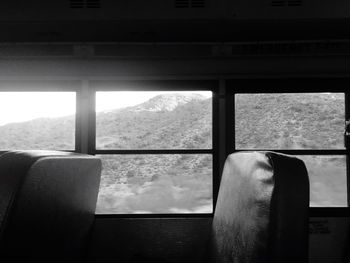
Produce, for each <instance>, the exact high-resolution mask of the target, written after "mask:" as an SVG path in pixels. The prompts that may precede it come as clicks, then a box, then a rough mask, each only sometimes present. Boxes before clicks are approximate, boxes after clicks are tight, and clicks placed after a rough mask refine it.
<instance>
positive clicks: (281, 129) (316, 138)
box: [235, 93, 345, 149]
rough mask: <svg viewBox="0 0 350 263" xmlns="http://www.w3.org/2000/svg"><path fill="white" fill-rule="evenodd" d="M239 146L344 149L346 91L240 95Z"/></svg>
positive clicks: (238, 118)
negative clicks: (344, 92)
mask: <svg viewBox="0 0 350 263" xmlns="http://www.w3.org/2000/svg"><path fill="white" fill-rule="evenodd" d="M235 105H236V109H235V114H236V118H235V126H236V127H235V135H236V136H235V137H236V138H235V141H236V149H344V144H343V132H344V120H345V100H344V94H343V93H291V94H287V93H284V94H282V93H277V94H237V95H236V96H235Z"/></svg>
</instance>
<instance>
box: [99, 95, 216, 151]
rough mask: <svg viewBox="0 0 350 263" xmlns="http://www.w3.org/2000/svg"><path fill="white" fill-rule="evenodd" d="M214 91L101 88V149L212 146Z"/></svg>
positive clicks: (205, 147)
mask: <svg viewBox="0 0 350 263" xmlns="http://www.w3.org/2000/svg"><path fill="white" fill-rule="evenodd" d="M211 147H212V100H211V92H209V91H206V92H197V91H194V92H176V93H174V92H137V91H135V92H119V91H112V92H97V93H96V148H97V149H210V148H211Z"/></svg>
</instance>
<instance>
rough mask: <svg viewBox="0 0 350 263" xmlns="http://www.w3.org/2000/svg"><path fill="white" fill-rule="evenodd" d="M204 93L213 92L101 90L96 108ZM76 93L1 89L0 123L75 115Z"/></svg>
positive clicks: (127, 105)
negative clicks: (153, 98) (165, 95)
mask: <svg viewBox="0 0 350 263" xmlns="http://www.w3.org/2000/svg"><path fill="white" fill-rule="evenodd" d="M170 93H181V94H189V93H196V94H201V95H203V96H205V97H207V98H209V97H211V96H212V93H211V92H210V91H195V92H193V91H192V92H191V91H189V92H187V91H186V92H183V91H181V92H173V91H169V92H153V91H152V92H151V91H149V92H148V91H147V92H140V91H134V92H133V91H130V92H121V91H118V92H116V91H112V92H97V94H96V111H97V112H100V111H106V110H112V109H118V108H124V107H129V106H134V105H137V104H140V103H142V102H145V101H147V100H149V99H150V98H152V97H154V96H157V95H160V94H170ZM75 111H76V98H75V92H0V126H2V125H5V124H8V123H13V122H23V121H28V120H32V119H37V118H56V117H62V116H68V115H73V114H75Z"/></svg>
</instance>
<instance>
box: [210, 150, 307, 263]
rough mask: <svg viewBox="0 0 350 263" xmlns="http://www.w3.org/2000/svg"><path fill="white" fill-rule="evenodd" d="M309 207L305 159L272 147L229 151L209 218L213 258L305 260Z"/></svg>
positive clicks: (276, 262)
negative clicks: (269, 148)
mask: <svg viewBox="0 0 350 263" xmlns="http://www.w3.org/2000/svg"><path fill="white" fill-rule="evenodd" d="M308 208H309V180H308V174H307V170H306V167H305V165H304V163H303V161H301V160H299V159H297V158H295V157H292V156H287V155H283V154H278V153H273V152H237V153H234V154H231V155H230V156H228V158H227V159H226V162H225V167H224V171H223V174H222V178H221V184H220V190H219V195H218V200H217V204H216V210H215V214H214V219H213V227H212V234H213V236H212V247H213V251H212V255H213V258H212V259H213V260H212V261H213V262H217V263H228V262H230V263H232V262H233V263H292V262H293V263H295V262H298V263H300V262H302V263H306V262H308Z"/></svg>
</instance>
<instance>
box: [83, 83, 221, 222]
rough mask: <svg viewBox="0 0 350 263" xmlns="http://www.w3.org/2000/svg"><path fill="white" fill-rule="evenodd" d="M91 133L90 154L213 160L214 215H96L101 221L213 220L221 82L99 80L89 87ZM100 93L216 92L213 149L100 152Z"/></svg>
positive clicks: (213, 197)
mask: <svg viewBox="0 0 350 263" xmlns="http://www.w3.org/2000/svg"><path fill="white" fill-rule="evenodd" d="M89 91H90V102H92V103H90V107H92V108H91V109H90V118H89V119H90V123H89V124H90V128H89V130H90V132H89V140H88V154H91V155H97V154H98V155H103V154H112V155H113V154H121V155H125V154H130V155H131V154H132V155H137V154H140V155H148V154H153V155H154V154H160V155H161V154H210V155H211V156H212V168H213V170H212V193H213V195H212V202H213V210H212V212H211V213H149V214H143V213H142V214H95V216H97V217H99V218H172V217H173V218H192V217H212V216H213V214H214V210H215V205H216V199H217V193H218V189H219V174H220V168H219V160H218V156H219V149H218V144H219V142H218V140H219V136H218V133H219V127H218V121H219V120H218V117H219V115H218V96H217V94H218V82H217V80H127V81H120V80H95V81H90V83H89ZM100 91H107V92H108V91H160V92H161V91H174V92H181V91H211V92H212V147H211V149H139V150H138V149H119V150H118V149H105V150H101V149H96V112H95V108H96V105H95V104H96V92H100Z"/></svg>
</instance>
